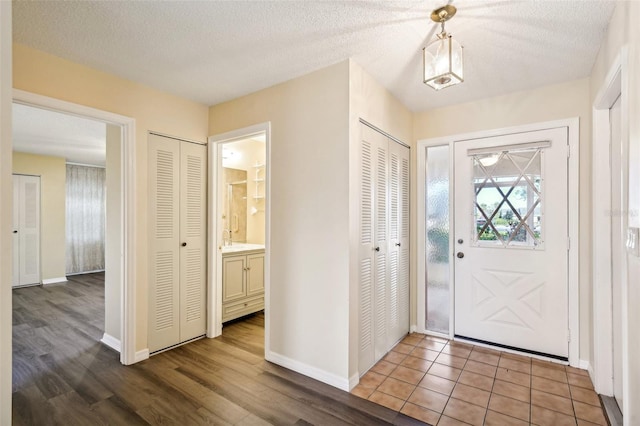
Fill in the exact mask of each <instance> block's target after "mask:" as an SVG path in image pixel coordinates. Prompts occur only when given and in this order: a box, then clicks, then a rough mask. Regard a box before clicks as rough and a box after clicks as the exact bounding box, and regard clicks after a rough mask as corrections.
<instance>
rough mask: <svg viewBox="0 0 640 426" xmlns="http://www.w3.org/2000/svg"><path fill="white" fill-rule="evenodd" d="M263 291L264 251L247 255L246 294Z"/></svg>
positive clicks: (250, 294)
mask: <svg viewBox="0 0 640 426" xmlns="http://www.w3.org/2000/svg"><path fill="white" fill-rule="evenodd" d="M262 292H264V253H260V254H250V255H247V296H253V295H256V294H260V293H262Z"/></svg>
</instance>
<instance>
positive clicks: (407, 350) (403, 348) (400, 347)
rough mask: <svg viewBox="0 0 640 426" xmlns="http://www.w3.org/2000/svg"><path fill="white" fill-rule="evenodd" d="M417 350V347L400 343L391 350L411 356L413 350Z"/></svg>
mask: <svg viewBox="0 0 640 426" xmlns="http://www.w3.org/2000/svg"><path fill="white" fill-rule="evenodd" d="M414 349H415V345H407V344H405V343H398V344H397V345H395V346H394V347H393V349H391V350H392V351H394V352H400V353H401V354H405V355H407V354H409V353H411V351H412V350H414Z"/></svg>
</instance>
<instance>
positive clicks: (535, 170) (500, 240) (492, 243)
mask: <svg viewBox="0 0 640 426" xmlns="http://www.w3.org/2000/svg"><path fill="white" fill-rule="evenodd" d="M469 155H470V156H471V157H472V162H473V185H474V192H473V193H474V197H475V199H474V206H475V208H474V211H475V213H474V220H475V229H476V232H475V241H474V243H475V244H476V245H477V246H489V247H496V246H499V247H528V248H538V247H539V246H540V245H541V244H542V242H543V210H542V202H543V201H542V195H543V194H542V181H543V176H542V163H543V161H542V156H543V155H544V153H543V147H541V146H540V145H538V146H535V147H531V146H527V147H520V148H519V147H517V146H516V147H511V148H509V149H504V148H496V149H494V150H493V152H490V150H486V149H482V150H477V151H476V152H473V151H470V152H469Z"/></svg>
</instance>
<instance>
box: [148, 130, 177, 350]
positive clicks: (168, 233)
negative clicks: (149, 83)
mask: <svg viewBox="0 0 640 426" xmlns="http://www.w3.org/2000/svg"><path fill="white" fill-rule="evenodd" d="M148 172H149V252H150V253H149V255H150V259H149V295H150V300H149V351H151V352H154V351H157V350H160V349H164V348H166V347H168V346H172V345H175V344H177V343H180V304H179V301H180V209H179V204H180V196H179V195H180V187H179V183H180V178H179V176H180V144H179V143H177V142H176V141H175V140H172V139H168V138H164V137H161V136H156V135H150V136H149V169H148Z"/></svg>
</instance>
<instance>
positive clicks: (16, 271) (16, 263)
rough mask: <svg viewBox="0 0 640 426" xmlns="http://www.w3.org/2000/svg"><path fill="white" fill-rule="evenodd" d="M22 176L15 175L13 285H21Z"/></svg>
mask: <svg viewBox="0 0 640 426" xmlns="http://www.w3.org/2000/svg"><path fill="white" fill-rule="evenodd" d="M20 177H21V176H19V175H13V234H12V235H13V271H12V273H13V276H12V280H11V285H12V286H14V287H15V286H19V285H20V233H19V232H20V181H21V180H20Z"/></svg>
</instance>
